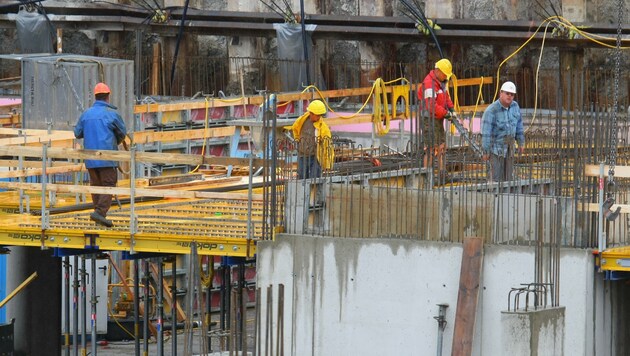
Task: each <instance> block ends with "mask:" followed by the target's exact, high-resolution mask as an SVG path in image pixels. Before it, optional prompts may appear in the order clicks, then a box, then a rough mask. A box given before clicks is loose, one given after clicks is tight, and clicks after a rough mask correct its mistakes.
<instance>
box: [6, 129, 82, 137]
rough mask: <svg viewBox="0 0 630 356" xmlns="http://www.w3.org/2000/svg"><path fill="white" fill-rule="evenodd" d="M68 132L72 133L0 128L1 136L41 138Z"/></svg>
mask: <svg viewBox="0 0 630 356" xmlns="http://www.w3.org/2000/svg"><path fill="white" fill-rule="evenodd" d="M66 132H71V131H68V130H52V131H51V132H48V130H43V129H16V128H10V127H0V135H13V136H21V135H26V136H41V135H56V134H57V133H61V134H62V135H63V134H64V133H66Z"/></svg>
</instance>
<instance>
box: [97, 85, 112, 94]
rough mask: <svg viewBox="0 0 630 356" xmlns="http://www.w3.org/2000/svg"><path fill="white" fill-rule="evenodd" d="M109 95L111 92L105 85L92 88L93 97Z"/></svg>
mask: <svg viewBox="0 0 630 356" xmlns="http://www.w3.org/2000/svg"><path fill="white" fill-rule="evenodd" d="M109 93H111V91H110V90H109V87H108V86H107V84H105V83H98V84H96V86H95V87H94V95H96V94H109Z"/></svg>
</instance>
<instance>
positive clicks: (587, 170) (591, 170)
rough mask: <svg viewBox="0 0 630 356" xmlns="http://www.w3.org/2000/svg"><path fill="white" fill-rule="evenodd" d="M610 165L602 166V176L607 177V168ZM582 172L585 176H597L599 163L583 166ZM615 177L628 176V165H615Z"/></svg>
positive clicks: (629, 169)
mask: <svg viewBox="0 0 630 356" xmlns="http://www.w3.org/2000/svg"><path fill="white" fill-rule="evenodd" d="M609 167H610V166H608V165H605V166H604V177H608V169H609ZM584 174H585V175H586V176H587V177H599V165H598V164H587V165H586V167H584ZM615 177H616V178H630V166H615Z"/></svg>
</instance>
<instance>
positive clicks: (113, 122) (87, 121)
mask: <svg viewBox="0 0 630 356" xmlns="http://www.w3.org/2000/svg"><path fill="white" fill-rule="evenodd" d="M125 135H127V128H126V127H125V122H124V121H123V119H122V117H120V115H119V114H118V112H117V111H116V107H115V106H113V105H110V104H109V103H107V102H105V101H102V100H97V101H96V102H94V105H92V107H91V108H89V109H87V110H85V111H84V112H83V114H81V117H79V121H78V122H77V124H76V125H75V126H74V136H75V137H76V138H82V139H83V147H84V148H85V149H86V150H112V151H118V144H119V143H121V142H122V140H123V139H124V138H125ZM85 167H86V168H101V167H118V162H116V161H104V160H94V159H88V160H85Z"/></svg>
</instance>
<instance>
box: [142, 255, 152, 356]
mask: <svg viewBox="0 0 630 356" xmlns="http://www.w3.org/2000/svg"><path fill="white" fill-rule="evenodd" d="M142 335H144V340H143V341H142V345H143V346H144V355H145V356H146V355H148V354H149V338H150V337H151V335H149V261H148V260H144V316H143V318H142Z"/></svg>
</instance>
